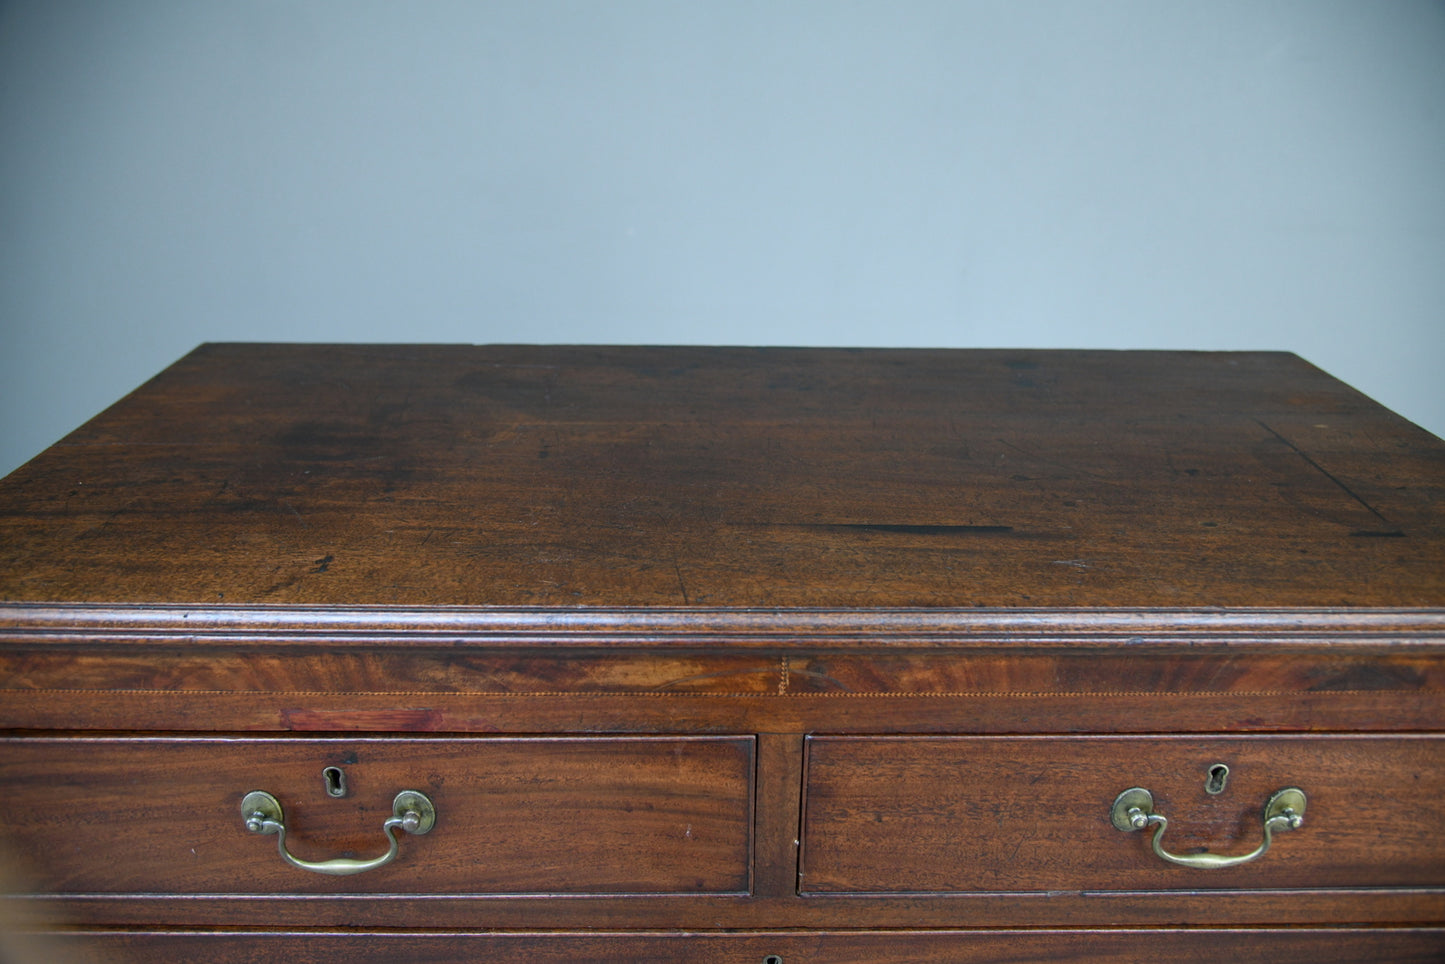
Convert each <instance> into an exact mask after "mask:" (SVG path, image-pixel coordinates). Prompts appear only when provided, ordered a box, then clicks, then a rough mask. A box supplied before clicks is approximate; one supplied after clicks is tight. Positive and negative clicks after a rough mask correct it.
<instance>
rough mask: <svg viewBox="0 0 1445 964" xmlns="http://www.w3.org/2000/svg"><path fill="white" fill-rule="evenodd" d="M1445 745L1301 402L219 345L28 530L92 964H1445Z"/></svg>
mask: <svg viewBox="0 0 1445 964" xmlns="http://www.w3.org/2000/svg"><path fill="white" fill-rule="evenodd" d="M1442 740H1445V443H1442V442H1441V441H1440V440H1438V439H1436V438H1434V437H1432V436H1431V435H1429V434H1428V433H1426V432H1423V431H1421V430H1420V429H1418V428H1416V427H1414V426H1412V425H1410V424H1409V423H1407V422H1405V421H1404V420H1402V419H1400V418H1398V417H1397V416H1394V415H1393V414H1391V413H1389V412H1387V411H1385V410H1384V409H1382V408H1380V407H1379V406H1378V405H1376V404H1375V403H1373V402H1371V401H1370V400H1368V399H1367V398H1365V397H1363V396H1361V395H1360V394H1358V393H1357V392H1355V391H1353V390H1352V389H1350V388H1348V387H1347V386H1345V385H1343V384H1341V383H1340V382H1338V381H1336V380H1334V379H1332V378H1330V377H1329V376H1327V375H1325V374H1323V373H1321V372H1320V371H1318V370H1317V369H1314V368H1312V367H1311V366H1309V365H1308V364H1306V363H1304V362H1302V361H1300V360H1299V359H1297V358H1295V357H1293V356H1290V355H1283V354H1273V353H1166V352H1065V351H1059V352H1042V351H1032V352H1031V351H915V350H886V351H882V350H880V351H847V350H805V349H712V348H600V347H523V346H501V347H473V346H356V345H349V346H297V345H292V346H282V345H207V346H203V347H201V348H199V349H197V350H196V351H195V352H193V353H191V354H190V355H188V356H187V357H185V358H184V359H182V360H180V361H179V362H177V363H176V364H175V365H173V366H172V367H170V368H169V369H167V370H166V371H165V372H163V373H161V374H160V375H159V376H157V377H156V378H155V379H153V380H152V381H151V382H149V383H148V384H146V385H144V386H142V387H141V388H140V389H138V390H137V391H136V392H134V393H133V394H131V395H130V396H128V397H127V398H125V399H123V400H122V401H120V402H119V403H118V404H117V405H115V406H114V407H112V408H111V409H110V410H108V411H107V412H105V413H103V414H102V415H100V416H99V417H97V418H96V419H95V420H93V421H92V422H90V423H89V424H87V425H85V426H83V427H82V428H80V429H79V430H78V431H76V432H75V433H73V434H72V435H70V436H69V437H68V438H66V439H64V440H62V441H61V442H60V443H58V444H57V445H56V446H54V447H53V448H51V449H50V450H48V451H47V452H45V453H44V454H42V455H41V456H40V457H38V458H37V459H35V460H34V461H32V462H31V463H30V464H28V465H27V466H25V467H23V468H21V469H20V470H19V471H17V472H16V473H14V474H13V475H11V476H10V477H9V478H8V479H6V480H4V481H3V483H0V788H3V793H4V799H5V806H6V808H7V813H6V818H5V820H4V821H3V828H4V829H3V831H0V848H3V851H4V855H5V864H6V867H7V868H8V869H7V872H6V873H5V875H4V876H5V880H4V885H5V889H6V891H7V894H8V896H6V897H4V898H3V907H4V913H5V914H6V919H7V920H8V921H9V931H10V939H11V940H13V942H16V943H17V944H18V946H20V947H22V948H23V947H34V946H43V947H44V952H45V953H47V954H52V953H65V952H69V953H72V954H74V955H76V956H77V957H79V958H80V959H90V958H92V957H93V958H94V959H99V960H120V961H125V960H137V961H140V960H144V961H154V960H162V959H175V960H196V959H209V960H212V961H216V962H223V961H233V960H234V961H249V960H257V959H262V958H263V957H269V956H272V955H275V956H282V957H286V956H289V957H292V958H294V959H298V960H300V959H304V960H316V961H323V960H324V961H331V960H335V961H357V960H370V959H375V960H387V961H399V960H424V961H447V960H458V961H461V960H479V959H504V958H511V959H518V960H529V961H552V960H557V961H562V960H566V961H575V960H598V961H604V960H605V961H616V960H648V959H656V960H696V961H720V962H721V961H728V962H732V961H737V962H751V964H758V962H777V961H782V962H786V964H799V962H814V961H828V962H839V961H843V962H849V961H857V962H863V961H877V960H910V961H928V962H935V961H936V962H943V961H959V960H978V961H1016V960H1037V959H1045V958H1047V959H1061V960H1078V961H1112V960H1138V959H1145V958H1147V959H1151V960H1155V961H1164V962H1176V961H1178V962H1182V961H1218V960H1222V959H1230V958H1233V959H1236V960H1239V961H1256V960H1258V961H1265V960H1269V961H1274V962H1280V961H1300V962H1305V961H1308V962H1311V964H1314V962H1318V961H1324V960H1348V961H1364V960H1379V961H1412V960H1420V961H1425V960H1431V961H1433V960H1440V959H1442V955H1445V842H1442V840H1445V742H1442Z"/></svg>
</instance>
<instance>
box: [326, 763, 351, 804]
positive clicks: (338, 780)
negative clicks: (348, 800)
mask: <svg viewBox="0 0 1445 964" xmlns="http://www.w3.org/2000/svg"><path fill="white" fill-rule="evenodd" d="M321 782H322V783H324V784H326V795H327V796H328V797H344V796H346V773H345V772H343V771H342V769H341V767H327V768H326V769H324V770H322V771H321Z"/></svg>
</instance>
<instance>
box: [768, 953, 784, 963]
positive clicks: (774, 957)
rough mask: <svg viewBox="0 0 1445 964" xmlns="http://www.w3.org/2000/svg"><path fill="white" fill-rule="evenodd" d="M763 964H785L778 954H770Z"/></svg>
mask: <svg viewBox="0 0 1445 964" xmlns="http://www.w3.org/2000/svg"><path fill="white" fill-rule="evenodd" d="M763 964H783V959H782V957H780V956H779V955H777V954H769V955H768V956H767V957H765V958H763Z"/></svg>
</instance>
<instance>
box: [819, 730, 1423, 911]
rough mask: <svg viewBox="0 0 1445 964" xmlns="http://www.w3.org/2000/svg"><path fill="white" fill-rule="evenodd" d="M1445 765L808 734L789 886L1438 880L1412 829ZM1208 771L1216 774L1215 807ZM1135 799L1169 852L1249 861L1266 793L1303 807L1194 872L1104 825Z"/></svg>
mask: <svg viewBox="0 0 1445 964" xmlns="http://www.w3.org/2000/svg"><path fill="white" fill-rule="evenodd" d="M1441 756H1442V743H1441V740H1440V738H1439V737H1420V738H1417V737H1403V736H1395V737H1384V736H1369V737H1360V736H1344V735H1333V736H1328V737H1298V736H1281V737H1251V738H1238V737H1236V738H1215V739H1211V738H1202V737H1167V738H1159V737H1126V738H1112V737H1047V738H998V737H985V738H976V737H970V738H919V737H892V738H885V737H842V738H837V737H815V738H813V739H811V740H809V744H808V758H807V769H806V776H805V779H804V787H805V793H806V806H805V810H804V831H803V840H804V841H805V845H804V847H803V855H802V867H803V871H802V874H801V878H802V883H801V890H802V892H804V893H869V892H873V893H936V892H949V891H965V892H966V891H989V890H1007V891H1029V890H1090V891H1105V890H1172V889H1186V890H1193V889H1197V888H1202V887H1221V888H1233V889H1255V890H1258V889H1276V888H1286V887H1296V888H1322V887H1363V886H1397V887H1401V886H1403V887H1411V886H1420V885H1432V884H1435V885H1438V884H1440V883H1441V882H1442V870H1445V840H1440V839H1432V838H1431V837H1429V836H1418V835H1417V834H1415V833H1412V832H1410V830H1409V829H1408V827H1409V826H1411V825H1413V826H1416V827H1436V826H1445V773H1442V772H1440V771H1439V770H1437V769H1436V768H1435V764H1436V763H1437V762H1438V761H1439V760H1440V759H1441ZM1217 765H1224V766H1226V767H1228V774H1227V776H1226V777H1225V782H1224V784H1223V789H1222V790H1221V791H1220V792H1219V793H1218V794H1215V795H1211V794H1210V793H1209V790H1208V787H1207V783H1208V774H1209V769H1210V768H1211V767H1213V766H1217ZM1131 787H1143V788H1145V789H1147V790H1149V791H1150V792H1151V793H1152V794H1153V797H1154V807H1155V811H1156V812H1158V813H1160V814H1162V815H1164V816H1165V817H1167V818H1168V820H1169V828H1168V830H1167V832H1166V833H1165V836H1164V841H1165V848H1166V849H1167V850H1169V851H1170V852H1173V853H1178V854H1185V855H1190V854H1198V853H1204V852H1208V853H1215V854H1221V855H1225V856H1228V855H1231V854H1242V853H1248V852H1250V851H1251V850H1253V849H1254V848H1255V847H1256V846H1257V845H1258V844H1259V842H1260V839H1261V836H1262V823H1263V818H1262V811H1263V809H1264V805H1265V802H1266V801H1267V800H1268V799H1269V797H1270V795H1271V794H1272V793H1274V792H1275V791H1277V790H1282V789H1284V788H1286V787H1301V788H1304V787H1308V788H1309V789H1308V790H1307V791H1306V794H1307V806H1308V809H1307V811H1306V813H1305V822H1304V825H1303V826H1302V827H1301V828H1300V829H1298V830H1295V831H1290V832H1281V833H1277V834H1275V836H1274V842H1273V844H1272V846H1271V848H1270V851H1269V853H1268V854H1267V855H1266V857H1264V858H1262V859H1260V860H1256V861H1252V862H1250V863H1248V864H1244V865H1241V866H1238V867H1233V868H1227V869H1220V870H1212V871H1207V872H1200V871H1198V870H1195V869H1191V868H1186V867H1178V866H1174V865H1171V864H1167V863H1165V862H1163V861H1161V860H1158V859H1156V858H1155V857H1154V856H1153V855H1152V853H1151V852H1150V851H1149V846H1148V840H1149V838H1150V837H1152V836H1153V833H1154V831H1153V830H1152V829H1150V830H1149V831H1147V832H1130V833H1125V832H1121V831H1119V830H1117V829H1115V828H1114V826H1113V825H1112V824H1111V823H1110V820H1109V808H1110V806H1111V805H1112V804H1113V802H1114V800H1115V798H1116V797H1117V796H1118V795H1119V794H1120V793H1121V792H1123V791H1124V790H1127V789H1130V788H1131ZM1372 788H1373V789H1372ZM1402 811H1403V812H1407V813H1409V814H1410V816H1409V818H1408V819H1407V820H1406V821H1404V825H1403V826H1402V820H1401V817H1400V814H1401V813H1402ZM1402 831H1403V832H1402Z"/></svg>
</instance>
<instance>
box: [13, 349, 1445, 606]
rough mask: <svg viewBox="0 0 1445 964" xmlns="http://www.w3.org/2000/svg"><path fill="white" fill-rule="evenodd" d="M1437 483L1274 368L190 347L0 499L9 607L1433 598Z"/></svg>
mask: <svg viewBox="0 0 1445 964" xmlns="http://www.w3.org/2000/svg"><path fill="white" fill-rule="evenodd" d="M1442 469H1445V445H1442V443H1441V442H1440V441H1439V440H1438V439H1435V438H1433V437H1432V436H1430V435H1428V434H1427V433H1425V432H1423V431H1421V430H1419V429H1417V428H1415V427H1414V426H1411V425H1410V424H1409V423H1407V422H1405V421H1404V420H1402V419H1399V418H1398V417H1396V416H1393V415H1391V414H1390V413H1388V412H1385V411H1384V410H1383V409H1380V408H1379V407H1378V406H1376V405H1374V404H1373V403H1371V402H1369V400H1368V399H1366V398H1364V397H1363V396H1361V395H1359V394H1358V393H1356V392H1354V391H1353V390H1351V389H1349V388H1348V387H1347V386H1345V385H1342V384H1340V383H1339V382H1337V381H1334V380H1333V379H1331V378H1329V377H1328V376H1326V375H1324V374H1323V373H1321V372H1319V371H1318V370H1316V369H1314V368H1312V367H1310V366H1309V365H1307V364H1305V363H1303V362H1301V361H1300V360H1298V359H1296V358H1293V357H1292V356H1287V355H1279V354H1268V353H1220V354H1207V353H1148V352H1144V353H1133V352H1131V353H1115V352H1005V351H994V352H962V351H956V352H934V351H914V350H895V351H839V350H826V349H811V350H787V349H755V350H744V349H730V350H720V349H686V348H670V349H611V348H555V347H553V348H527V347H515V346H513V347H467V346H257V345H210V346H204V347H202V348H200V349H198V350H197V351H196V352H194V353H192V354H191V355H189V356H187V357H186V358H185V359H183V360H182V361H180V362H179V363H177V364H176V365H175V366H173V367H172V368H171V369H169V370H167V371H166V372H165V373H163V374H161V375H160V376H158V377H157V378H156V379H154V380H152V381H151V382H150V383H148V384H147V385H146V386H144V387H143V388H141V389H140V390H138V391H137V392H136V393H134V394H132V395H131V396H129V397H128V398H127V399H125V400H123V401H122V402H120V403H119V404H118V405H117V406H115V407H114V408H112V409H111V410H110V411H108V412H107V413H105V414H104V415H102V416H100V417H99V418H97V419H96V420H94V421H92V422H91V423H89V424H88V425H86V426H84V427H83V428H81V429H80V430H78V431H77V432H75V433H74V434H72V435H71V436H70V437H69V438H67V439H66V440H64V441H63V442H62V443H61V444H60V445H58V446H56V447H54V448H53V449H51V450H50V451H49V452H47V453H46V454H45V455H43V456H41V457H40V458H38V459H36V460H35V461H33V462H32V463H30V464H29V465H27V466H25V467H23V468H22V469H21V470H19V471H18V472H17V473H15V474H14V475H13V476H12V477H11V478H9V479H7V480H5V481H4V482H3V483H0V534H3V536H0V599H5V600H25V601H37V602H45V601H50V602H57V601H65V602H76V601H94V602H103V603H116V602H168V603H175V602H188V603H195V604H203V605H234V604H246V603H264V604H268V605H298V604H320V605H356V604H381V605H425V606H435V605H479V604H485V605H489V606H510V607H515V606H548V607H577V606H586V607H597V606H617V607H639V606H645V607H657V606H674V607H676V606H681V607H693V606H714V607H716V606H722V607H732V608H738V607H792V608H797V607H819V606H822V607H850V608H853V607H869V608H896V607H913V606H922V607H940V606H944V607H954V608H970V607H975V606H985V607H1017V606H1031V607H1120V606H1134V607H1141V606H1142V607H1197V606H1206V607H1242V606H1274V607H1277V606H1294V607H1298V606H1326V607H1339V606H1406V607H1439V606H1441V605H1442V604H1445V576H1442V573H1445V538H1442V536H1445V522H1442V518H1441V515H1440V512H1439V508H1438V507H1439V506H1440V505H1441V504H1442V502H1445V484H1442V477H1445V472H1442Z"/></svg>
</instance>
